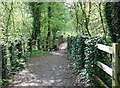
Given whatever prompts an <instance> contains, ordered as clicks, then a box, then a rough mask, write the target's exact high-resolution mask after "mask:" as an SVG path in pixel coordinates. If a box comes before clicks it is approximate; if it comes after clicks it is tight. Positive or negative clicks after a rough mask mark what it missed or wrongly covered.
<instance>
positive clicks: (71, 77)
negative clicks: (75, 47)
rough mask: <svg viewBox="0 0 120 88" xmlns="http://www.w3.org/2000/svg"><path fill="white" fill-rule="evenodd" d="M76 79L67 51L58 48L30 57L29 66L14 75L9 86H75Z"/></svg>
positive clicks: (30, 87)
mask: <svg viewBox="0 0 120 88" xmlns="http://www.w3.org/2000/svg"><path fill="white" fill-rule="evenodd" d="M76 79H77V76H76V75H75V71H74V70H73V65H72V63H71V62H70V61H69V60H68V59H67V58H66V51H65V50H58V51H55V52H49V53H46V54H45V55H43V56H41V57H39V58H32V59H30V60H29V61H28V62H27V67H26V68H25V69H23V70H22V71H20V72H18V73H17V74H16V75H15V76H14V77H13V79H12V81H11V84H10V85H9V88H10V86H11V88H44V87H45V88H49V87H50V88H52V87H53V88H58V87H60V88H70V87H71V88H75V87H77V86H78V85H77V84H78V83H77V80H76ZM79 85H82V84H79ZM73 86H74V87H73ZM79 88H80V87H79Z"/></svg>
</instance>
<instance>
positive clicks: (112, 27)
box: [104, 2, 120, 42]
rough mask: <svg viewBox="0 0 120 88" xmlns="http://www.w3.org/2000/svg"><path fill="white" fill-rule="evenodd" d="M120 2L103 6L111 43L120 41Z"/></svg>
mask: <svg viewBox="0 0 120 88" xmlns="http://www.w3.org/2000/svg"><path fill="white" fill-rule="evenodd" d="M119 8H120V2H107V3H106V4H105V6H104V11H105V17H106V21H107V24H108V27H109V31H110V36H111V37H112V42H119V39H120V31H119V29H120V9H119Z"/></svg>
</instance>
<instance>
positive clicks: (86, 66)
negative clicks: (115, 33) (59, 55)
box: [67, 36, 112, 88]
mask: <svg viewBox="0 0 120 88" xmlns="http://www.w3.org/2000/svg"><path fill="white" fill-rule="evenodd" d="M105 40H106V39H105V38H101V37H98V36H92V37H89V38H87V37H82V36H76V37H73V36H68V39H67V41H68V48H67V57H68V59H70V60H72V61H73V62H74V63H75V68H76V71H77V72H78V73H79V75H80V78H81V79H84V80H85V79H87V80H90V83H91V85H92V86H93V87H95V88H96V87H100V85H99V84H98V83H97V82H96V80H95V78H94V75H97V76H98V77H100V78H101V79H102V80H103V81H104V82H105V83H106V84H108V86H111V77H110V76H109V75H108V74H106V73H105V72H104V71H103V70H102V69H100V68H99V67H97V66H96V62H97V61H101V62H102V63H104V64H106V65H108V66H109V67H111V66H112V59H111V56H110V54H107V53H105V52H103V51H100V50H98V49H97V46H96V44H97V43H102V44H107V45H109V44H110V42H109V41H105Z"/></svg>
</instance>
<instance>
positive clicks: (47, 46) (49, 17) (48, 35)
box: [46, 3, 51, 50]
mask: <svg viewBox="0 0 120 88" xmlns="http://www.w3.org/2000/svg"><path fill="white" fill-rule="evenodd" d="M50 5H51V3H49V6H48V33H47V38H46V50H48V48H49V40H50V35H51V30H50V19H51V6H50Z"/></svg>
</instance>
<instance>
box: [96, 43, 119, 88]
mask: <svg viewBox="0 0 120 88" xmlns="http://www.w3.org/2000/svg"><path fill="white" fill-rule="evenodd" d="M97 46H98V49H100V50H102V51H104V52H107V53H109V54H112V68H110V67H108V66H107V65H105V64H103V63H102V62H100V61H97V66H98V67H100V68H101V69H102V70H103V71H105V72H106V73H107V74H108V75H110V76H111V77H112V88H119V87H120V43H113V44H112V47H110V46H106V45H103V44H97ZM94 77H95V79H97V81H98V82H99V84H100V85H101V86H104V87H105V88H109V87H108V86H107V85H106V84H105V83H104V82H103V81H102V80H101V79H100V78H99V77H98V76H97V75H94Z"/></svg>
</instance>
